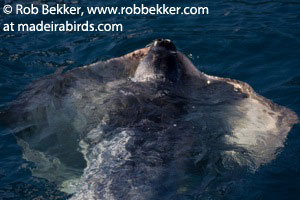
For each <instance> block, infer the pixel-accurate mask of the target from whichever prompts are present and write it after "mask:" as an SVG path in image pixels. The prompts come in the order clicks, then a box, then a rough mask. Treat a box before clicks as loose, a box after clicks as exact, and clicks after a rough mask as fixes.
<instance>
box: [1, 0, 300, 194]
mask: <svg viewBox="0 0 300 200" xmlns="http://www.w3.org/2000/svg"><path fill="white" fill-rule="evenodd" d="M10 2H12V1H4V2H3V1H2V2H0V7H3V5H4V3H10ZM35 2H36V3H39V2H46V1H35ZM57 2H60V3H61V2H65V3H70V4H73V5H80V6H97V5H98V6H101V5H111V6H120V5H131V4H132V3H137V4H139V3H144V4H146V5H151V4H152V5H153V4H154V3H160V4H162V3H167V4H168V5H175V6H207V7H208V8H209V15H199V16H181V15H180V16H113V15H111V16H110V15H107V16H84V17H66V16H63V17H57V16H46V17H45V16H43V17H42V16H39V15H37V16H34V15H31V16H16V15H5V14H3V12H2V11H1V12H0V23H1V24H2V23H6V22H10V21H13V22H15V23H17V22H28V23H30V22H32V23H37V22H39V21H40V20H42V19H43V20H44V21H51V20H54V21H55V22H63V21H65V20H66V19H68V20H76V21H78V22H80V21H85V20H90V22H94V23H98V22H109V23H115V22H116V23H123V26H124V31H123V32H107V33H99V32H97V33H95V32H71V33H63V32H55V33H53V32H34V33H33V32H32V33H20V32H10V33H7V32H6V33H5V32H3V31H2V30H1V32H0V109H1V108H4V107H5V106H6V104H7V103H9V102H11V101H12V100H14V99H15V98H16V97H17V96H18V94H20V92H21V91H22V90H24V89H25V88H26V86H27V85H28V84H29V83H31V82H32V81H33V80H36V79H38V78H40V77H42V76H45V75H47V74H51V73H53V72H55V70H57V69H58V68H60V67H67V68H66V70H68V69H72V68H75V67H80V66H83V65H87V64H91V63H94V62H96V61H100V60H106V59H108V58H112V57H117V56H121V55H123V54H126V53H128V52H131V51H133V50H135V49H138V48H142V47H144V46H146V45H147V44H149V43H150V42H151V41H153V40H154V39H156V38H169V39H171V40H172V41H173V42H174V43H175V45H176V46H177V48H178V49H179V50H180V51H182V52H183V53H185V54H186V55H188V57H189V58H190V59H191V60H192V62H193V63H194V64H195V66H197V68H198V69H199V70H201V71H203V72H205V73H206V74H209V75H216V76H221V77H229V78H233V79H238V80H241V81H244V82H247V83H249V84H250V85H251V86H252V87H253V88H254V89H255V91H256V92H258V93H259V94H261V95H263V96H265V97H267V98H269V99H271V100H272V101H274V102H276V103H278V104H280V105H283V106H286V107H288V108H290V109H292V110H294V111H295V112H296V113H297V114H298V115H299V116H300V1H298V0H294V1H290V0H287V1H284V0H239V1H231V0H210V1H200V0H197V1H195V0H191V1H188V0H181V1H149V0H144V1H129V0H127V1H124V0H114V1H89V2H88V3H87V2H85V1H80V0H78V1H63V0H61V1H57ZM299 133H300V126H299V125H296V126H294V128H293V129H292V131H291V132H290V133H289V136H288V139H287V141H286V143H285V147H284V148H283V149H281V150H280V152H279V153H278V156H277V158H276V159H275V160H273V161H272V162H271V163H268V164H266V165H264V166H262V167H260V168H259V169H258V170H257V171H256V172H255V173H253V172H249V173H248V174H247V175H246V176H245V177H244V178H243V184H242V185H241V186H240V187H238V188H235V189H234V190H233V191H232V192H231V193H230V194H228V195H227V196H225V197H224V199H245V200H246V199H247V200H258V199H262V200H277V199H278V200H284V199H293V200H294V199H295V200H296V199H300V134H299ZM33 165H34V164H33V163H30V162H28V161H26V160H24V159H23V158H22V148H21V147H20V146H19V145H18V144H17V142H16V139H15V137H14V136H13V135H12V134H10V133H9V132H8V130H7V129H6V127H0V199H34V198H37V197H39V198H41V199H65V198H67V197H68V195H67V194H65V193H63V192H60V191H59V190H58V189H57V187H56V186H55V185H54V184H53V183H51V182H48V181H47V180H44V179H40V178H36V177H33V176H32V174H31V172H30V170H29V168H30V167H33Z"/></svg>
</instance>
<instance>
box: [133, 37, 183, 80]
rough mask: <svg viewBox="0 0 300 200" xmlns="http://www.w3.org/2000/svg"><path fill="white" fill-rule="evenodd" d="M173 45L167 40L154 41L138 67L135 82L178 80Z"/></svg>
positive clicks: (178, 68) (176, 61) (176, 57)
mask: <svg viewBox="0 0 300 200" xmlns="http://www.w3.org/2000/svg"><path fill="white" fill-rule="evenodd" d="M179 63H180V62H178V55H177V50H176V47H175V45H174V44H173V43H172V42H171V40H169V39H156V40H154V41H153V42H152V44H151V46H150V50H149V52H148V53H147V55H146V56H145V57H144V59H143V60H142V61H141V62H140V64H139V65H138V67H137V69H136V71H135V74H134V79H135V80H136V81H151V80H154V81H164V82H165V81H168V82H176V81H177V80H178V79H179V71H180V66H179Z"/></svg>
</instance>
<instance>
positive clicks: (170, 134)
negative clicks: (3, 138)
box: [1, 39, 298, 200]
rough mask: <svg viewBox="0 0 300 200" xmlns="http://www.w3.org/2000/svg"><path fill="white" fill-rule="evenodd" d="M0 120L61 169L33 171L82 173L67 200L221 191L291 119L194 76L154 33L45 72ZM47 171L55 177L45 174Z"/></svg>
mask: <svg viewBox="0 0 300 200" xmlns="http://www.w3.org/2000/svg"><path fill="white" fill-rule="evenodd" d="M1 117H2V118H1V121H2V122H4V123H6V124H9V125H10V126H11V129H12V132H13V133H14V134H15V135H16V136H17V138H19V140H22V141H25V142H26V143H28V145H29V147H30V149H35V150H38V151H40V152H43V153H44V154H46V155H49V156H53V157H55V158H58V159H59V161H60V162H61V163H62V165H63V166H64V167H65V168H66V169H67V170H65V171H67V172H68V173H66V172H65V171H64V172H61V171H59V172H58V171H52V172H49V171H47V170H44V171H43V170H41V171H40V172H39V176H41V177H44V178H47V179H48V180H50V181H54V182H56V183H58V184H61V183H62V182H63V181H65V180H68V179H70V178H73V177H71V176H70V174H69V171H70V170H71V171H72V170H74V171H75V172H76V173H74V176H75V177H81V178H80V180H78V181H77V184H75V185H76V192H75V194H74V195H73V198H74V199H131V200H132V199H137V200H142V199H157V198H158V197H159V198H160V199H172V198H181V197H183V196H181V195H184V194H189V195H192V196H195V198H200V199H203V198H204V199H205V198H208V199H209V195H210V194H211V193H214V194H215V193H217V194H218V195H220V196H222V195H224V194H225V193H226V192H224V191H226V188H227V186H228V184H229V183H230V184H231V183H232V182H234V181H233V180H235V179H237V177H239V176H240V175H239V174H238V172H239V170H240V169H242V168H243V167H250V168H253V169H256V168H258V167H259V166H260V165H261V164H263V163H267V162H269V161H270V160H272V159H274V158H275V155H276V154H275V152H276V149H277V148H279V147H282V146H283V144H284V141H285V138H286V136H287V134H288V132H289V130H290V128H291V127H292V125H293V124H295V123H297V122H298V118H297V116H296V115H295V113H294V112H292V111H290V110H289V109H287V108H285V107H282V106H279V105H276V104H274V103H272V102H271V101H270V100H267V99H265V98H264V97H261V96H260V95H257V94H256V93H255V92H254V91H253V89H252V88H251V87H250V86H249V85H248V84H246V83H243V82H240V81H237V80H232V79H225V78H218V77H213V76H208V75H205V74H204V73H201V72H200V71H198V70H197V69H196V67H195V66H194V65H193V64H192V63H191V61H190V60H189V59H188V58H187V57H185V56H184V55H183V54H182V53H180V52H179V51H177V49H176V47H175V45H174V44H173V43H172V42H171V41H169V40H161V39H158V40H155V41H154V42H153V43H152V45H151V46H150V47H147V48H143V49H140V50H137V51H134V52H132V53H129V54H127V55H125V56H122V57H119V58H113V59H110V60H108V61H105V62H98V63H95V64H92V65H89V66H85V67H81V68H77V69H74V70H70V71H68V72H66V73H61V72H57V73H56V74H53V75H49V76H47V77H44V78H43V79H41V80H38V81H36V82H35V83H33V84H31V85H30V86H29V87H28V89H27V90H26V91H24V92H23V93H22V94H21V95H20V96H19V98H18V99H17V100H16V101H14V102H12V103H11V104H10V105H9V107H8V108H7V110H6V111H3V112H2V113H1ZM79 143H80V144H81V150H82V152H83V154H84V157H85V160H84V158H83V156H82V154H81V153H79V152H78V151H77V150H78V149H79ZM24 154H26V151H25V153H24ZM25 157H26V155H25ZM26 158H27V159H28V160H31V161H34V162H35V160H37V159H36V158H34V156H32V155H31V156H28V155H27V157H26ZM65 168H64V169H65ZM84 168H85V170H84V172H83V174H82V171H81V170H82V169H84ZM232 169H233V170H232ZM68 170H69V171H68ZM78 170H79V172H77V171H78ZM54 172H55V173H61V174H60V178H57V177H55V176H54V177H53V176H51V177H49V176H48V174H49V173H54ZM187 172H189V173H194V176H196V177H198V179H197V181H194V183H193V184H191V183H190V182H191V180H192V179H191V178H189V176H188V173H187ZM236 174H238V175H236ZM220 180H222V181H221V182H222V183H220ZM216 183H218V184H216ZM224 188H225V189H224ZM166 191H168V192H166ZM163 194H169V196H168V195H167V196H163ZM170 195H171V196H170Z"/></svg>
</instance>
